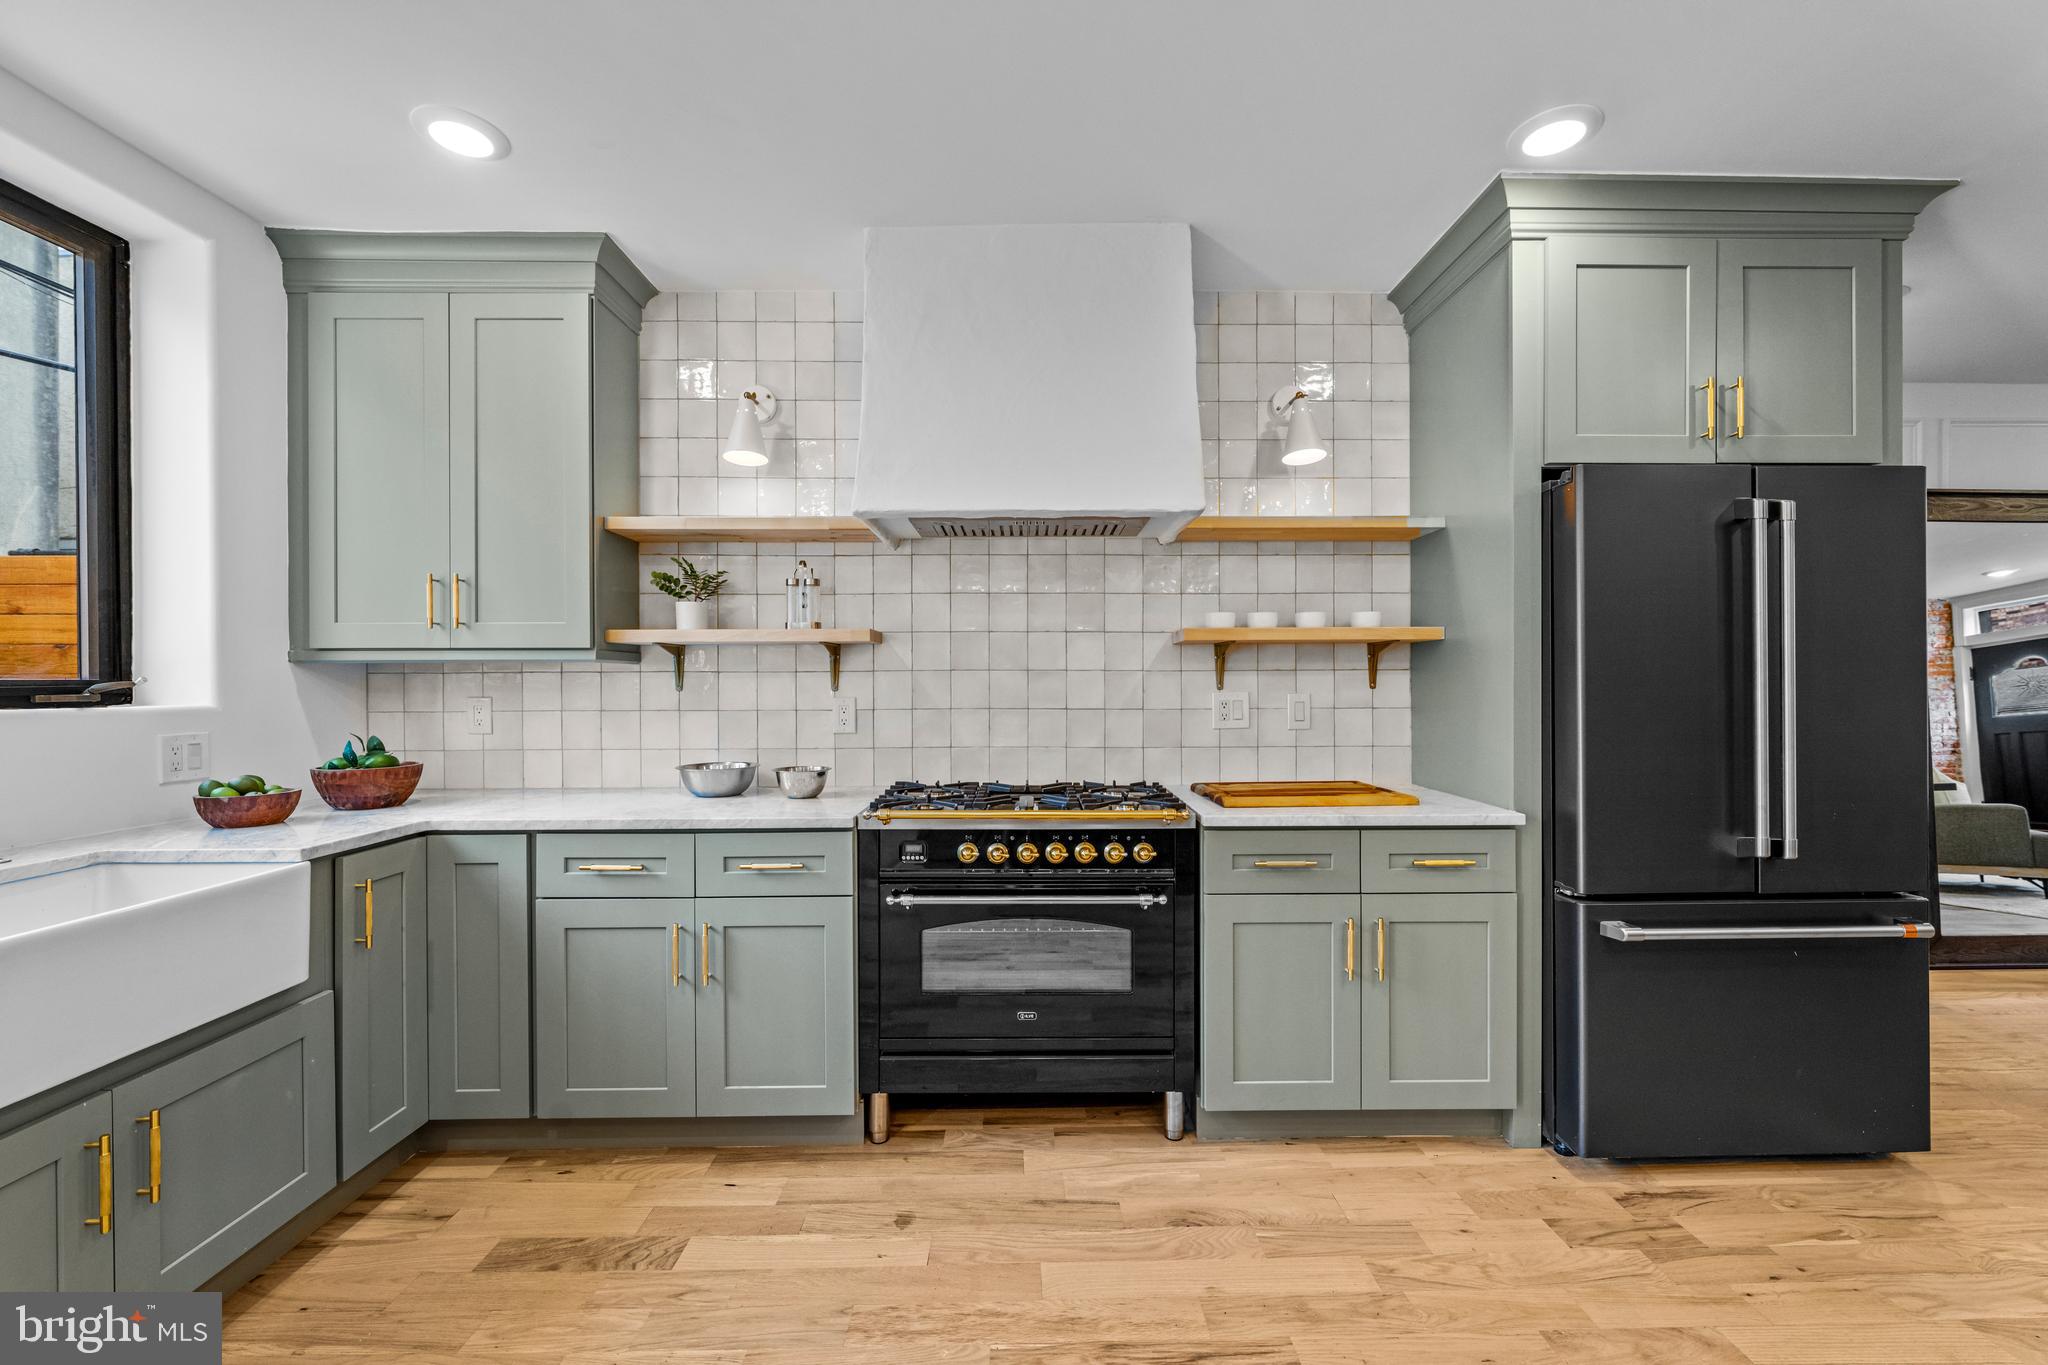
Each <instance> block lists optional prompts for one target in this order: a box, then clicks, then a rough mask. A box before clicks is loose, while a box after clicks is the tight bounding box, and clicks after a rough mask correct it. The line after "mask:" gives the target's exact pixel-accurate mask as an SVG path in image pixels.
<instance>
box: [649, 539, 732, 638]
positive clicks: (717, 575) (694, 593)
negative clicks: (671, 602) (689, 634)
mask: <svg viewBox="0 0 2048 1365" xmlns="http://www.w3.org/2000/svg"><path fill="white" fill-rule="evenodd" d="M669 562H670V563H672V564H674V565H675V566H676V567H677V568H678V569H680V570H682V572H681V573H670V572H669V571H668V570H667V569H656V570H655V571H654V572H653V574H652V575H650V576H651V577H652V578H653V580H654V586H655V587H657V588H659V589H661V590H662V591H663V592H665V593H667V594H668V595H669V596H670V597H673V598H675V599H676V629H677V630H709V629H710V628H711V603H712V601H713V600H714V599H715V598H716V597H717V596H718V594H719V593H720V592H721V591H723V590H724V588H725V570H723V569H718V570H714V571H710V572H707V571H705V570H703V569H700V568H698V567H697V566H696V565H695V564H692V563H691V562H690V561H689V560H687V559H678V558H676V557H675V556H674V555H670V556H669Z"/></svg>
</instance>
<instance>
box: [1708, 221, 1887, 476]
mask: <svg viewBox="0 0 2048 1365" xmlns="http://www.w3.org/2000/svg"><path fill="white" fill-rule="evenodd" d="M1719 270H1720V276H1719V286H1718V288H1719V304H1718V307H1717V308H1716V309H1715V333H1714V335H1715V354H1716V360H1715V372H1716V376H1717V379H1718V382H1719V383H1720V384H1721V385H1722V386H1723V388H1722V409H1721V420H1720V423H1719V425H1718V428H1717V431H1718V436H1719V440H1718V444H1717V450H1718V452H1719V458H1720V459H1722V460H1724V461H1737V462H1740V463H1745V464H1765V463H1777V464H1830V463H1833V464H1877V463H1880V462H1882V461H1883V459H1884V451H1885V447H1886V441H1887V437H1888V436H1889V437H1890V438H1891V439H1893V440H1896V439H1897V436H1896V432H1895V431H1894V432H1887V431H1886V430H1885V425H1886V424H1885V403H1884V347H1885V321H1884V316H1885V310H1884V307H1883V304H1882V300H1881V295H1880V290H1881V288H1882V283H1881V281H1882V278H1883V275H1884V269H1883V252H1882V250H1881V249H1880V247H1879V245H1878V243H1876V242H1874V241H1869V240H1854V239H1842V240H1830V239H1817V238H1803V239H1799V240H1793V241H1783V240H1754V239H1742V238H1735V239H1730V240H1727V241H1723V242H1722V243H1720V260H1719ZM1732 384H1740V385H1741V388H1740V389H1739V390H1737V391H1735V392H1733V393H1732V394H1731V393H1730V391H1729V389H1728V388H1727V386H1728V385H1732ZM1890 425H1891V426H1892V427H1894V428H1896V427H1897V426H1898V423H1897V422H1896V421H1893V422H1892V423H1891V424H1890Z"/></svg>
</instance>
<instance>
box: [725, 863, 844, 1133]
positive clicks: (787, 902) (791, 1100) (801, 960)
mask: <svg viewBox="0 0 2048 1365" xmlns="http://www.w3.org/2000/svg"><path fill="white" fill-rule="evenodd" d="M697 929H698V937H699V947H700V951H701V952H702V954H703V956H702V957H701V958H700V959H699V962H698V973H697V981H698V990H697V1112H698V1113H699V1114H850V1113H852V1112H853V1107H854V1106H853V1091H854V1085H853V1060H854V1043H855V1041H856V1038H857V1036H858V1032H859V1030H858V1027H857V1024H856V1021H855V1019H854V1013H853V901H852V900H851V899H849V898H847V897H844V896H789V897H772V898H771V897H759V898H756V897H745V898H737V897H736V898H731V899H717V900H700V901H698V902H697Z"/></svg>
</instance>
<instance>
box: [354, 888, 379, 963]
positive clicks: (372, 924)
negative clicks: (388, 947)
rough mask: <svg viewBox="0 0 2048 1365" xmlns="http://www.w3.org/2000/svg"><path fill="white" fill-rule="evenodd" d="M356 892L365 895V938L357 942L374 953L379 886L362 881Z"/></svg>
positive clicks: (375, 948) (375, 947) (375, 949)
mask: <svg viewBox="0 0 2048 1365" xmlns="http://www.w3.org/2000/svg"><path fill="white" fill-rule="evenodd" d="M356 890H358V891H360V892H362V893H363V936H362V937H361V938H359V939H357V940H356V942H358V943H360V944H362V945H363V947H364V948H366V949H367V950H369V951H370V952H373V953H374V952H375V951H377V884H376V883H375V882H374V881H367V880H366V881H360V882H357V883H356Z"/></svg>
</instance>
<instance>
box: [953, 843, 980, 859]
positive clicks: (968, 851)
mask: <svg viewBox="0 0 2048 1365" xmlns="http://www.w3.org/2000/svg"><path fill="white" fill-rule="evenodd" d="M953 853H954V856H955V857H957V858H959V860H960V861H961V862H963V863H971V862H974V861H975V860H976V859H978V858H980V857H981V850H980V849H978V848H976V847H975V846H974V841H973V840H972V839H969V840H967V841H966V842H965V843H963V844H961V845H960V847H959V848H957V849H955V850H953Z"/></svg>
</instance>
